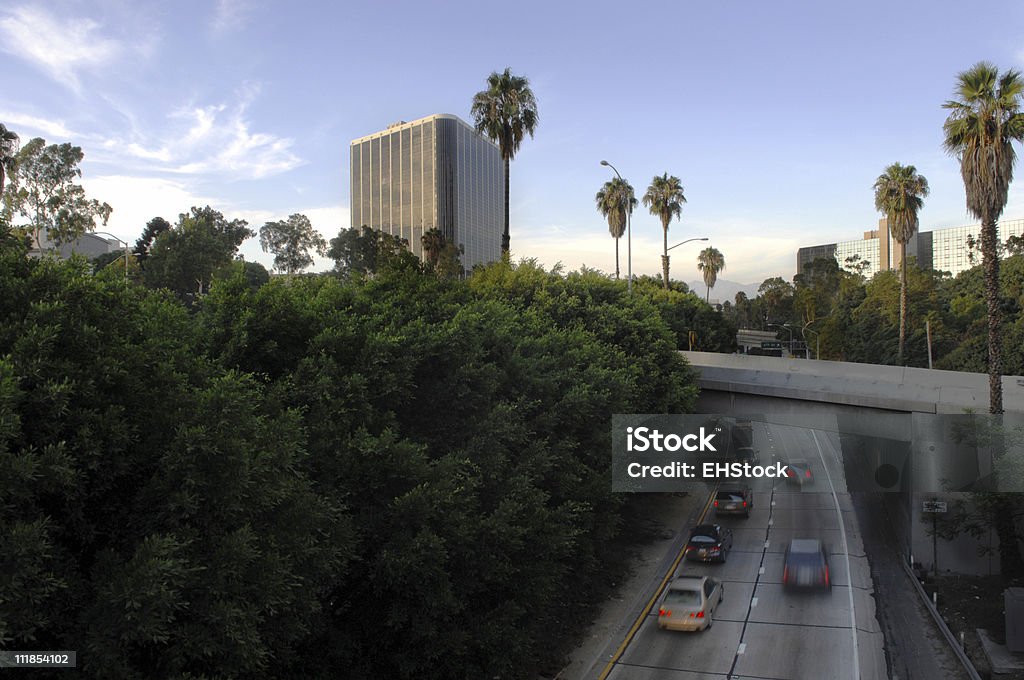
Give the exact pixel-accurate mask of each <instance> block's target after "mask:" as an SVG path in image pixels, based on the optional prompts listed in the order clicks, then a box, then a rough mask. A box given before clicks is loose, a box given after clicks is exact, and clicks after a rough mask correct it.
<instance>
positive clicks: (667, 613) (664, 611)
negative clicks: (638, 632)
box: [658, 607, 672, 616]
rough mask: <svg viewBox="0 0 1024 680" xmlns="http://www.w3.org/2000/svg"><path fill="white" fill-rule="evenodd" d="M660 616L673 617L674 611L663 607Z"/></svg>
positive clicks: (659, 612)
mask: <svg viewBox="0 0 1024 680" xmlns="http://www.w3.org/2000/svg"><path fill="white" fill-rule="evenodd" d="M658 616H672V610H671V609H665V608H664V607H662V608H661V609H659V610H658Z"/></svg>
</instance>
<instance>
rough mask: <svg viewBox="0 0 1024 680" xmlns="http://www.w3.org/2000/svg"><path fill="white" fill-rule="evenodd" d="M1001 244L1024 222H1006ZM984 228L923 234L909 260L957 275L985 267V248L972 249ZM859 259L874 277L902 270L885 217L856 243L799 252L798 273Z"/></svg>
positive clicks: (910, 246) (914, 240)
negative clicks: (830, 260) (820, 263)
mask: <svg viewBox="0 0 1024 680" xmlns="http://www.w3.org/2000/svg"><path fill="white" fill-rule="evenodd" d="M996 231H997V233H998V237H999V241H1000V242H1002V243H1005V242H1006V239H1008V238H1010V237H1011V236H1024V219H1022V220H1004V221H1002V222H1000V223H999V225H998V227H997V229H996ZM980 234H981V225H980V224H973V225H970V226H966V227H950V228H948V229H936V230H934V231H919V232H918V233H916V234H914V235H913V236H911V237H910V240H909V241H907V259H908V261H912V260H910V258H914V260H913V261H916V262H917V266H918V267H920V268H922V269H934V270H936V271H942V272H949V273H950V274H952V275H953V276H956V275H957V274H959V273H960V272H962V271H965V270H967V269H970V268H971V267H974V266H976V265H979V264H981V246H980V244H977V243H976V245H975V246H974V247H973V248H972V247H971V245H970V241H971V239H973V240H974V241H975V242H977V240H978V238H979V236H980ZM855 255H856V256H858V257H859V258H860V261H861V262H864V261H866V262H868V266H867V267H865V268H864V271H863V274H864V275H865V276H866V277H867V278H869V279H870V278H871V277H872V276H874V275H875V274H876V273H878V272H879V271H888V270H890V269H899V268H900V249H899V244H898V243H896V241H895V239H893V238H892V235H891V234H890V233H889V228H888V224H887V221H886V220H885V218H883V219H881V220H879V221H878V229H877V230H872V231H866V232H864V238H863V239H858V240H855V241H841V242H839V243H827V244H824V245H819V246H805V247H803V248H800V249H799V250H797V255H796V258H797V262H796V266H797V274H801V273H803V270H804V268H805V267H806V266H807V264H808V263H809V262H811V261H812V260H814V259H816V258H819V257H835V259H836V261H837V262H838V263H839V266H840V267H845V268H847V269H849V268H850V267H849V266H848V265H849V262H848V258H851V257H852V256H855Z"/></svg>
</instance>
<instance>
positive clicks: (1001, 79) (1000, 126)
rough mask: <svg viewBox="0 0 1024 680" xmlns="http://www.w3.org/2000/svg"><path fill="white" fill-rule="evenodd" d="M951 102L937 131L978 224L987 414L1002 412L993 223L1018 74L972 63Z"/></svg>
mask: <svg viewBox="0 0 1024 680" xmlns="http://www.w3.org/2000/svg"><path fill="white" fill-rule="evenodd" d="M955 96H956V99H953V100H950V101H947V102H946V103H945V104H943V108H946V109H949V110H950V114H949V117H948V118H946V123H945V125H943V130H944V132H945V143H944V144H943V146H944V147H945V149H946V151H947V152H949V153H950V154H952V155H954V156H956V157H957V159H958V160H959V161H960V175H961V177H962V178H963V180H964V188H965V189H966V193H967V211H968V212H970V213H971V214H972V215H974V216H975V217H976V218H978V219H979V220H981V255H982V261H983V265H984V272H985V301H986V302H987V304H988V387H989V411H991V412H992V413H1002V412H1003V386H1002V351H1001V349H1002V348H1001V347H1000V343H1001V341H1002V333H1001V332H1000V314H999V252H998V251H999V237H998V234H997V233H996V223H997V221H998V220H999V216H1000V215H1002V213H1003V208H1005V207H1006V198H1007V194H1008V192H1009V189H1010V182H1011V181H1012V180H1013V165H1014V163H1015V162H1016V160H1017V156H1016V154H1015V153H1014V151H1013V146H1012V142H1014V141H1018V142H1019V141H1022V140H1024V113H1021V100H1022V98H1024V80H1022V79H1021V74H1020V72H1019V71H1015V70H1012V69H1011V70H1008V71H1006V72H1004V73H1003V74H1001V75H1000V73H999V69H997V68H996V67H995V66H994V65H992V64H989V63H987V62H978V63H977V64H975V65H974V66H972V67H971V68H969V69H968V70H966V71H963V72H962V73H960V74H958V75H957V84H956V91H955Z"/></svg>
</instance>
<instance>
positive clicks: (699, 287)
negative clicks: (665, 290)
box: [686, 279, 761, 302]
mask: <svg viewBox="0 0 1024 680" xmlns="http://www.w3.org/2000/svg"><path fill="white" fill-rule="evenodd" d="M686 285H687V286H689V287H690V290H692V291H693V292H694V293H695V294H697V295H700V296H701V297H702V298H703V297H704V295H705V293H707V286H705V285H704V282H703V281H701V280H700V279H695V280H693V281H687V282H686ZM760 285H761V284H760V283H736V282H735V281H726V280H725V279H718V282H717V283H715V287H714V288H712V289H711V297H712V299H718V300H719V301H721V302H725V301H726V300H728V301H729V302H733V301H734V300H735V299H736V293H738V292H740V291H743V292H744V293H746V294H747V297H748V298H750V299H751V300H753V299H754V298H756V297H757V288H758V286H760Z"/></svg>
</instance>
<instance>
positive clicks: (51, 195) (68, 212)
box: [3, 137, 113, 245]
mask: <svg viewBox="0 0 1024 680" xmlns="http://www.w3.org/2000/svg"><path fill="white" fill-rule="evenodd" d="M84 158H85V154H84V153H83V152H82V148H81V147H79V146H73V145H71V144H68V143H65V144H49V145H47V143H46V141H45V140H44V139H42V138H40V137H36V138H34V139H32V140H30V141H29V142H28V143H27V144H25V145H24V146H22V147H21V150H20V151H18V153H17V154H16V155H15V157H14V163H13V165H14V167H16V168H17V171H16V172H15V174H14V176H13V177H12V181H11V183H10V184H11V185H10V186H9V187H8V188H7V190H6V191H5V192H4V195H3V199H4V204H5V210H6V211H8V212H9V213H10V214H11V215H20V216H21V217H22V218H24V219H25V220H26V221H25V222H23V223H21V224H19V225H16V226H19V227H21V228H23V229H25V230H26V231H27V232H28V233H29V234H31V236H32V238H33V240H34V242H35V243H37V244H40V245H42V244H43V243H44V241H43V240H42V239H43V238H44V237H45V238H46V239H48V240H49V241H50V242H53V243H56V244H57V245H61V244H64V243H71V242H72V241H74V240H75V239H77V238H79V237H80V236H82V234H84V233H86V232H89V231H94V230H95V229H96V221H97V220H100V221H101V222H102V223H103V224H106V223H107V220H108V219H109V218H110V214H111V212H113V209H112V208H111V207H110V206H109V205H108V204H106V203H101V202H99V201H97V200H96V199H89V198H86V195H85V189H83V188H82V185H81V184H78V183H77V182H76V180H78V179H79V178H80V177H81V176H82V170H81V168H79V167H78V166H79V164H80V163H81V162H82V160H83V159H84Z"/></svg>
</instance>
